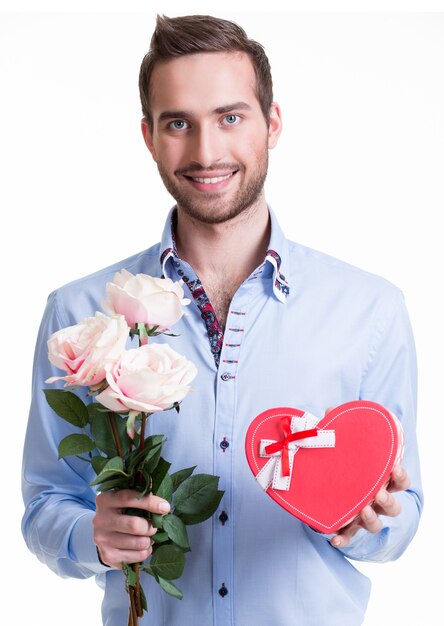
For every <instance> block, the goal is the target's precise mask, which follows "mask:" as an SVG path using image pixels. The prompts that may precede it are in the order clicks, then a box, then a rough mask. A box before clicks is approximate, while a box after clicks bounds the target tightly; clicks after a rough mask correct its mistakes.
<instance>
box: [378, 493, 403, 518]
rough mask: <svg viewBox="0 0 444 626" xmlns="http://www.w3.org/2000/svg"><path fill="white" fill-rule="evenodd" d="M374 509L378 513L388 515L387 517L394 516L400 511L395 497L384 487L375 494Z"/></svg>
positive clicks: (399, 505)
mask: <svg viewBox="0 0 444 626" xmlns="http://www.w3.org/2000/svg"><path fill="white" fill-rule="evenodd" d="M374 510H375V512H376V513H378V514H379V515H388V516H389V517H396V515H399V514H400V512H401V504H400V502H399V500H397V498H395V497H394V496H392V495H391V494H390V493H389V492H388V491H386V490H385V489H381V491H379V492H378V493H377V494H376V497H375V503H374Z"/></svg>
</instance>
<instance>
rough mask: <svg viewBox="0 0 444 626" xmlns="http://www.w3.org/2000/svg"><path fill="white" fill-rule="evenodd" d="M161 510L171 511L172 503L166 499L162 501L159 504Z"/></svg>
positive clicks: (164, 511) (163, 511) (162, 511)
mask: <svg viewBox="0 0 444 626" xmlns="http://www.w3.org/2000/svg"><path fill="white" fill-rule="evenodd" d="M159 511H160V512H161V513H169V512H170V505H169V504H168V502H166V501H165V500H164V501H163V502H161V503H160V504H159Z"/></svg>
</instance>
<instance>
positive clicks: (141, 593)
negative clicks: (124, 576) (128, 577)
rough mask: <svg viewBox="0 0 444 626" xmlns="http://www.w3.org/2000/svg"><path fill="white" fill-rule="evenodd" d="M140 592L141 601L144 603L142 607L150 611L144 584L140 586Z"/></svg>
mask: <svg viewBox="0 0 444 626" xmlns="http://www.w3.org/2000/svg"><path fill="white" fill-rule="evenodd" d="M139 593H140V603H141V605H142V609H143V610H144V611H148V604H147V601H146V595H145V592H144V590H143V587H142V585H140V586H139Z"/></svg>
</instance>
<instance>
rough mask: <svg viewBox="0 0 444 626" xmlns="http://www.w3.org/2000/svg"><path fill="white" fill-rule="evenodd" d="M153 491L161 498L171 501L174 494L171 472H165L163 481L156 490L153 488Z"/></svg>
mask: <svg viewBox="0 0 444 626" xmlns="http://www.w3.org/2000/svg"><path fill="white" fill-rule="evenodd" d="M153 493H154V494H155V495H156V496H159V498H163V499H164V500H168V502H170V501H171V498H172V496H173V481H172V480H171V476H170V475H169V474H165V476H164V478H163V480H162V482H161V483H160V485H159V487H158V488H157V489H156V491H154V489H153Z"/></svg>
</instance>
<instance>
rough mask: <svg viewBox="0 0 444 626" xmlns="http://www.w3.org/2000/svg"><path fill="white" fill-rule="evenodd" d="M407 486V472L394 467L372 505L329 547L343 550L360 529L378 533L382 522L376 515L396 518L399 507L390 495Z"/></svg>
mask: <svg viewBox="0 0 444 626" xmlns="http://www.w3.org/2000/svg"><path fill="white" fill-rule="evenodd" d="M409 485H410V479H409V477H408V476H407V472H406V471H405V470H404V469H403V468H402V467H400V466H396V467H395V468H394V469H393V472H392V474H391V476H390V481H389V483H388V485H387V487H386V488H385V489H381V490H380V491H378V493H377V494H376V496H375V500H374V502H373V504H372V505H367V506H365V507H364V508H363V509H362V511H361V512H360V513H359V515H358V517H356V518H355V519H354V520H353V521H351V522H350V523H349V524H347V526H344V528H341V529H340V530H339V531H338V534H337V535H335V536H334V537H333V539H332V540H331V542H330V543H331V545H332V546H333V547H335V548H339V547H340V548H345V547H346V546H348V544H349V543H350V541H351V539H352V537H354V535H356V533H357V532H358V530H359V529H360V528H365V530H367V531H368V532H369V533H377V532H379V531H380V530H381V528H382V522H381V520H380V519H379V517H378V515H388V516H389V517H396V516H397V515H399V513H400V512H401V505H400V503H399V501H398V500H397V499H396V498H395V497H394V496H393V495H392V493H394V492H396V491H404V490H405V489H407V488H408V487H409Z"/></svg>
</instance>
